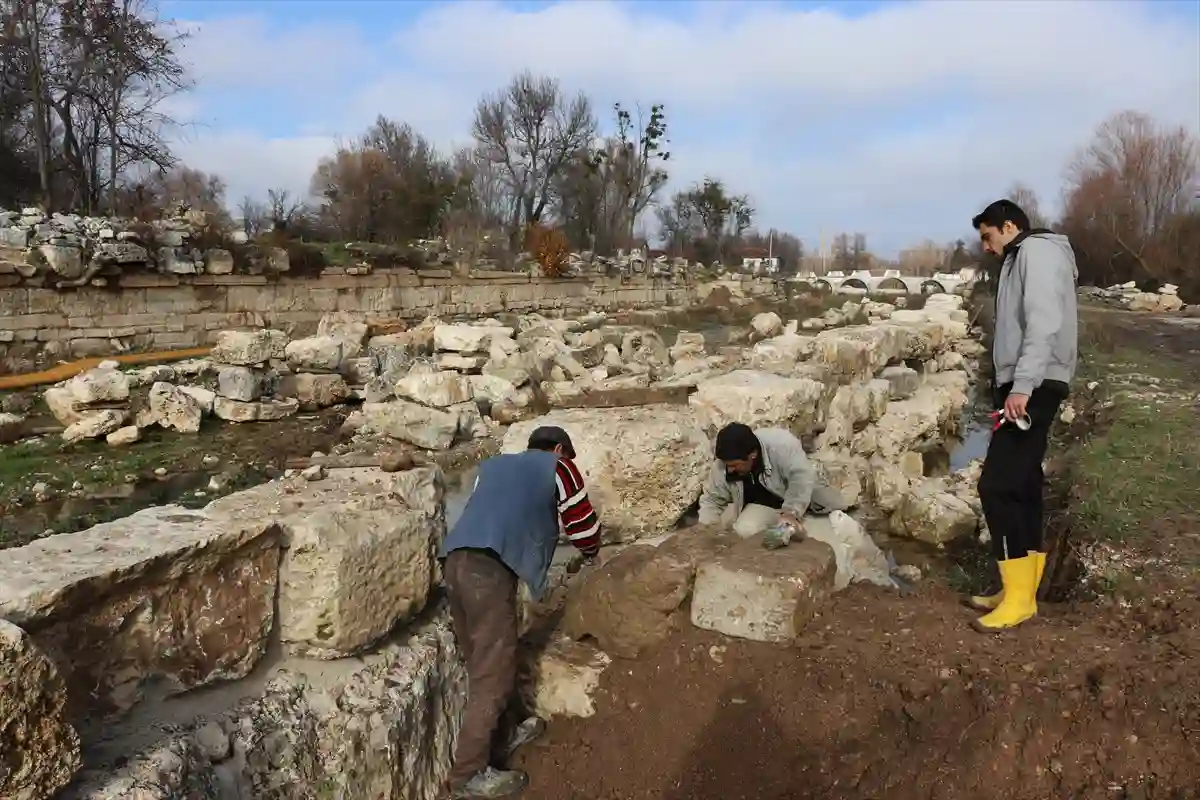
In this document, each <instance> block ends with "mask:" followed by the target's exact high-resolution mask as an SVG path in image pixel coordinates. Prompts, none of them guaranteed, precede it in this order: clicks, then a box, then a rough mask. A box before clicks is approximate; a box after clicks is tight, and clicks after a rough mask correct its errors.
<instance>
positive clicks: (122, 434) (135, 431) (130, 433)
mask: <svg viewBox="0 0 1200 800" xmlns="http://www.w3.org/2000/svg"><path fill="white" fill-rule="evenodd" d="M140 438H142V431H141V429H140V428H139V427H138V426H137V425H126V426H125V427H124V428H117V429H116V430H115V431H113V432H112V433H110V434H108V435H107V436H105V437H104V441H106V442H108V444H109V445H110V446H112V447H124V446H125V445H130V444H133V443H134V442H136V441H137V440H138V439H140Z"/></svg>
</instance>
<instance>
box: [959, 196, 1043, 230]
mask: <svg viewBox="0 0 1200 800" xmlns="http://www.w3.org/2000/svg"><path fill="white" fill-rule="evenodd" d="M1006 222H1011V223H1012V224H1013V225H1015V226H1016V228H1017V230H1019V231H1027V230H1029V215H1028V214H1026V213H1025V212H1024V211H1022V210H1021V207H1020V206H1019V205H1017V204H1016V203H1014V202H1013V201H1012V200H997V201H996V202H994V203H989V204H988V207H987V208H985V209H984V210H983V211H980V212H979V213H978V214H976V215H975V218H974V219H972V220H971V227H972V228H974V229H975V230H979V226H980V225H987V226H988V227H990V228H1003V227H1004V223H1006Z"/></svg>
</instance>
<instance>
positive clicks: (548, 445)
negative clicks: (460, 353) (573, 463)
mask: <svg viewBox="0 0 1200 800" xmlns="http://www.w3.org/2000/svg"><path fill="white" fill-rule="evenodd" d="M559 445H562V449H563V455H564V456H566V457H567V458H574V457H575V445H574V444H572V443H571V437H570V436H568V435H567V432H566V431H565V430H563V429H562V428H560V427H558V426H557V425H543V426H541V427H540V428H537V429H535V430H534V432H533V433H531V434H529V443H528V444H527V445H525V446H526V447H527V448H529V449H530V450H545V451H547V452H549V451H552V450H554V448H556V447H558V446H559Z"/></svg>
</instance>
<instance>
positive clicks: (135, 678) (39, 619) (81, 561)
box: [0, 506, 279, 718]
mask: <svg viewBox="0 0 1200 800" xmlns="http://www.w3.org/2000/svg"><path fill="white" fill-rule="evenodd" d="M278 567H279V541H278V531H277V529H276V528H274V527H272V526H270V525H263V524H246V525H241V524H235V523H232V522H229V521H223V520H221V519H220V518H219V517H215V516H213V515H210V514H208V513H206V512H204V511H190V510H188V509H186V508H182V507H180V506H159V507H155V508H149V509H146V510H144V511H139V512H137V513H135V514H132V515H130V516H128V517H124V518H122V519H119V520H116V521H114V522H108V523H105V524H102V525H96V526H94V527H92V528H89V529H87V530H84V531H80V532H78V533H70V534H60V535H58V536H51V537H47V538H45V539H39V540H37V541H36V542H33V543H32V544H29V545H26V546H25V547H18V548H14V549H11V550H9V551H7V552H6V553H5V557H4V559H3V560H2V561H0V618H3V619H7V620H8V621H9V622H12V623H14V624H16V625H19V626H21V627H22V628H24V629H25V630H26V631H28V632H29V634H30V635H31V636H33V638H34V641H35V642H37V644H38V645H39V646H40V647H41V648H42V649H43V651H45V652H46V654H47V655H49V656H50V657H51V658H52V659H53V660H54V662H55V663H56V664H58V666H59V669H60V670H62V671H63V677H64V679H65V681H66V684H67V688H68V692H69V696H70V701H71V707H72V711H73V718H78V717H76V716H75V715H76V714H79V715H84V714H86V715H93V714H98V715H100V716H108V715H112V714H115V713H119V712H122V711H125V710H127V709H129V708H130V707H131V706H133V705H134V704H135V703H136V702H137V701H138V699H139V697H140V695H141V692H142V687H143V686H144V685H146V684H147V683H150V682H154V683H155V684H156V691H161V690H164V689H165V690H167V692H168V693H173V692H179V691H186V690H188V689H191V688H194V687H197V686H203V685H205V684H208V683H212V682H215V681H221V680H231V679H236V678H241V677H244V676H245V675H247V674H248V673H249V672H250V670H251V669H252V668H253V667H254V665H255V664H256V663H257V662H258V660H259V659H260V658H261V657H262V654H263V652H264V650H265V648H266V643H267V639H268V636H269V634H270V631H271V628H272V626H273V623H274V601H275V586H276V583H277V579H278Z"/></svg>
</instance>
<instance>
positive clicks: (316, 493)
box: [208, 466, 446, 659]
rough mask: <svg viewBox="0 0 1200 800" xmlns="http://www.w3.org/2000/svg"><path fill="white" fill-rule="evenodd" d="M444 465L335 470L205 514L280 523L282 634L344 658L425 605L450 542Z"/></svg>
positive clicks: (313, 650) (221, 503)
mask: <svg viewBox="0 0 1200 800" xmlns="http://www.w3.org/2000/svg"><path fill="white" fill-rule="evenodd" d="M444 497H445V488H444V479H443V476H442V472H441V469H440V468H439V467H436V466H434V467H423V468H420V469H414V470H408V471H405V472H398V473H384V472H381V471H379V470H374V469H355V470H331V471H330V472H329V475H328V477H327V478H326V479H325V480H323V481H318V482H309V481H303V480H299V479H292V480H285V481H278V482H274V483H270V484H264V485H262V486H258V487H255V488H254V489H249V490H247V491H244V492H238V493H237V494H235V495H229V496H227V497H224V498H221V499H220V500H217V501H214V502H213V503H212V504H211V505H210V506H209V509H208V510H209V512H210V513H211V514H214V515H218V516H222V517H228V518H231V519H236V520H239V521H241V522H243V524H259V523H254V522H253V521H254V520H255V519H259V518H261V519H265V520H268V521H269V523H270V524H274V525H276V526H278V528H279V529H280V531H281V532H282V536H283V545H284V548H285V549H284V555H283V561H282V564H281V565H280V582H279V635H280V638H281V640H282V641H283V642H284V643H286V644H287V645H288V647H289V649H290V650H291V651H292V652H294V653H297V654H299V655H303V656H306V657H310V658H320V659H332V658H342V657H345V656H349V655H352V654H354V653H357V652H360V651H361V650H363V649H364V648H366V647H368V646H370V645H371V644H373V643H374V642H376V641H378V640H379V639H380V638H381V637H382V636H383V635H384V634H386V633H388V632H389V631H390V630H392V629H393V628H394V627H395V626H396V625H398V624H401V623H403V622H405V621H407V620H410V619H412V618H413V617H414V616H415V615H416V614H418V613H419V612H420V611H421V610H422V609H424V607H425V603H426V600H427V599H428V597H429V592H430V590H431V588H432V587H433V585H434V581H435V579H436V576H437V564H436V554H437V548H438V546H439V545H440V543H441V540H442V538H443V537H444V536H445V529H446V521H445V514H444V510H443V507H444Z"/></svg>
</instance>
